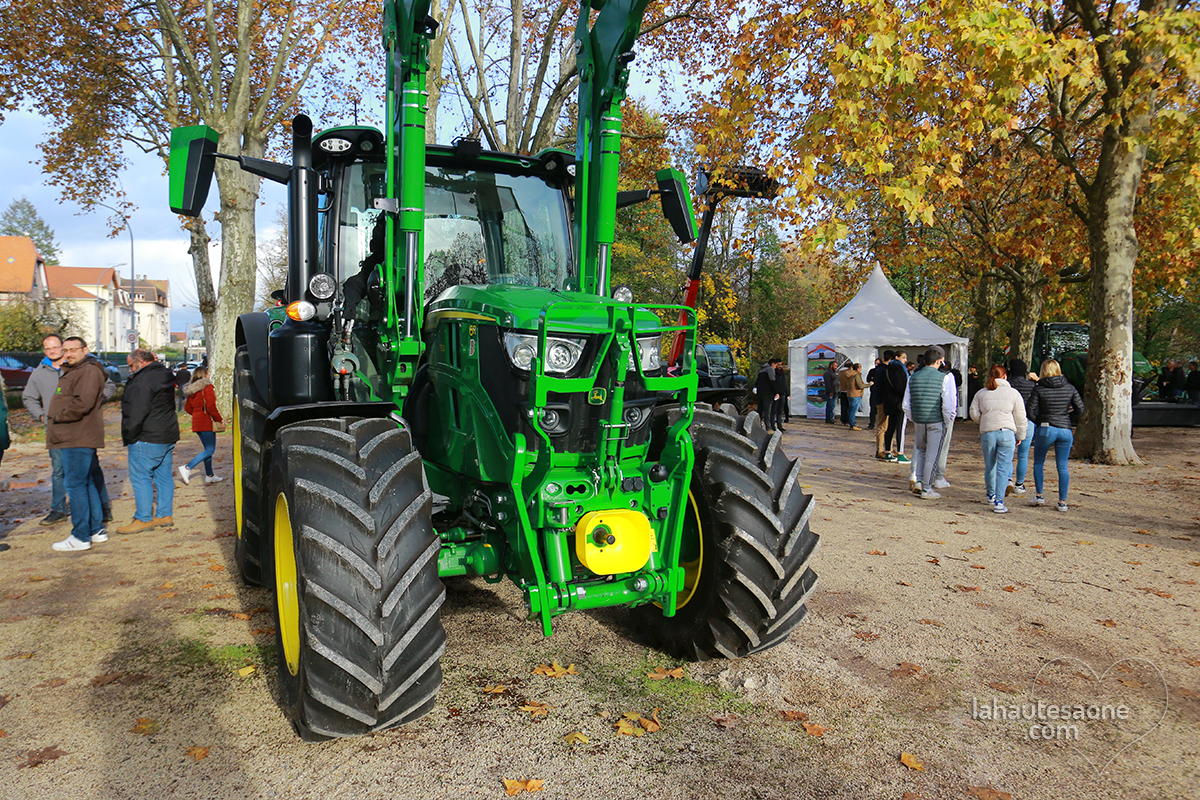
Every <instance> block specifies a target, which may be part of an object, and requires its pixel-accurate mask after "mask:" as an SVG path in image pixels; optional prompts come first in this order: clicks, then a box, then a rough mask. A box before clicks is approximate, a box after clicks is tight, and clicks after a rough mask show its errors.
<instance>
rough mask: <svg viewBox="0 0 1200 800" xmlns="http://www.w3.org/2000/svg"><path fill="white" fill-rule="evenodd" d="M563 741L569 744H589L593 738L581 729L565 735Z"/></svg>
mask: <svg viewBox="0 0 1200 800" xmlns="http://www.w3.org/2000/svg"><path fill="white" fill-rule="evenodd" d="M563 741H564V742H566V743H567V744H589V743H590V742H591V741H592V740H591V739H589V738H588V737H586V736H584V735H583V734H582V733H580V732H579V731H571V732H570V733H568V734H567V735H566V736H564V737H563Z"/></svg>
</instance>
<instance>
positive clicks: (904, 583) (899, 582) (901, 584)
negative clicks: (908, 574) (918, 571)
mask: <svg viewBox="0 0 1200 800" xmlns="http://www.w3.org/2000/svg"><path fill="white" fill-rule="evenodd" d="M896 585H897V586H912V584H911V583H906V582H905V581H896Z"/></svg>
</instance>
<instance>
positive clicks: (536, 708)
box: [517, 700, 554, 717]
mask: <svg viewBox="0 0 1200 800" xmlns="http://www.w3.org/2000/svg"><path fill="white" fill-rule="evenodd" d="M517 708H519V709H520V710H521V711H528V712H529V713H530V714H532V715H533V716H534V717H544V716H546V715H548V714H549V713H550V709H552V708H554V706H552V705H548V704H546V703H539V702H537V701H536V700H530V701H529V702H528V703H526V704H525V705H523V706H517Z"/></svg>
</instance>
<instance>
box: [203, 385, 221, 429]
mask: <svg viewBox="0 0 1200 800" xmlns="http://www.w3.org/2000/svg"><path fill="white" fill-rule="evenodd" d="M201 391H203V390H201ZM204 413H205V414H207V415H208V418H209V419H210V420H212V426H213V432H214V433H224V432H225V423H224V422H223V421H221V420H219V419H213V415H212V412H211V411H209V410H208V398H207V397H205V398H204Z"/></svg>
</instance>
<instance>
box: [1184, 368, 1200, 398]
mask: <svg viewBox="0 0 1200 800" xmlns="http://www.w3.org/2000/svg"><path fill="white" fill-rule="evenodd" d="M1188 367H1189V368H1190V369H1189V372H1188V374H1187V378H1185V379H1184V382H1183V386H1184V388H1185V389H1187V393H1188V400H1190V401H1191V402H1192V403H1193V404H1194V405H1200V361H1193V362H1192V363H1190V364H1189V365H1188Z"/></svg>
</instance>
